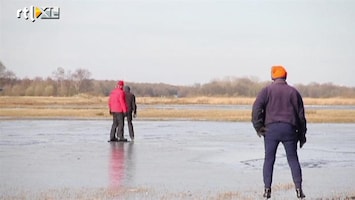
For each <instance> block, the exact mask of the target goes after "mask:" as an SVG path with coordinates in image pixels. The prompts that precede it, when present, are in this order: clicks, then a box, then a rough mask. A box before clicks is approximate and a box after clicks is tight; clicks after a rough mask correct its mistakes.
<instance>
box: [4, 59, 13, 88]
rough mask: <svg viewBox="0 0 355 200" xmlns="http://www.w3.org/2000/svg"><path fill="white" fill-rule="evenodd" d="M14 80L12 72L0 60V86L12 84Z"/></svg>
mask: <svg viewBox="0 0 355 200" xmlns="http://www.w3.org/2000/svg"><path fill="white" fill-rule="evenodd" d="M14 80H16V75H15V73H14V72H12V71H10V70H7V69H6V67H5V65H4V64H2V62H1V61H0V88H2V87H3V86H5V85H7V84H12V83H13V82H14Z"/></svg>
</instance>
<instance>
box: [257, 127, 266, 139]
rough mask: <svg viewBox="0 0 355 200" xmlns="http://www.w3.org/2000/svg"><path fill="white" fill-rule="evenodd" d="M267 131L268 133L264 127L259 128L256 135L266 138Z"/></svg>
mask: <svg viewBox="0 0 355 200" xmlns="http://www.w3.org/2000/svg"><path fill="white" fill-rule="evenodd" d="M266 131H267V129H266V128H265V127H264V126H263V127H261V128H259V130H258V131H257V132H256V134H257V135H258V136H259V137H261V136H263V137H265V133H266Z"/></svg>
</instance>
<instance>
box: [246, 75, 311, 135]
mask: <svg viewBox="0 0 355 200" xmlns="http://www.w3.org/2000/svg"><path fill="white" fill-rule="evenodd" d="M275 122H284V123H289V124H292V125H293V126H294V127H295V128H296V129H297V130H298V131H299V132H300V133H306V131H307V124H306V118H305V112H304V106H303V100H302V97H301V95H300V94H299V92H298V91H297V90H296V89H295V88H293V87H291V86H289V85H288V84H287V82H286V80H285V79H276V80H275V81H274V82H273V83H272V84H270V85H269V86H267V87H265V88H263V89H262V90H261V91H260V93H259V94H258V96H257V97H256V99H255V102H254V104H253V110H252V123H253V126H254V128H255V130H256V131H257V132H258V131H259V130H260V128H261V127H265V126H267V125H268V124H271V123H275Z"/></svg>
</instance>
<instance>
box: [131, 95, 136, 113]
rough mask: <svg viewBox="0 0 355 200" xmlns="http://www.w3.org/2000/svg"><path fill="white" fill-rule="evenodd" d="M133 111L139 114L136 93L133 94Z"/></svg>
mask: <svg viewBox="0 0 355 200" xmlns="http://www.w3.org/2000/svg"><path fill="white" fill-rule="evenodd" d="M132 111H133V113H134V114H137V104H136V96H135V95H132Z"/></svg>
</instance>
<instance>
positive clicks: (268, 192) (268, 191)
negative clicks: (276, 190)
mask: <svg viewBox="0 0 355 200" xmlns="http://www.w3.org/2000/svg"><path fill="white" fill-rule="evenodd" d="M263 197H264V198H265V199H270V197H271V188H265V190H264V194H263Z"/></svg>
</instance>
